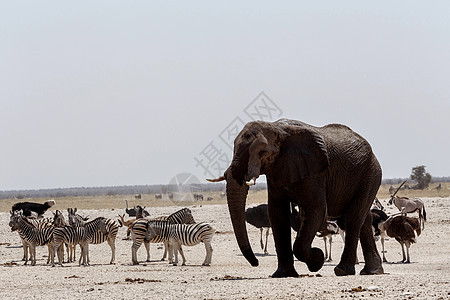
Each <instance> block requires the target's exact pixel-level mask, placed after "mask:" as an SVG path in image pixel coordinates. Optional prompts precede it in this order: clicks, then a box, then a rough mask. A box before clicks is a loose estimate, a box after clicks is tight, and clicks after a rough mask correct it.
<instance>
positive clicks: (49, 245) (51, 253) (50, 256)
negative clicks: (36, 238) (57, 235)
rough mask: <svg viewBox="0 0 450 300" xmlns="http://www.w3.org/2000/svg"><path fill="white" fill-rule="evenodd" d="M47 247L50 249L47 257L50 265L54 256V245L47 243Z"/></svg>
mask: <svg viewBox="0 0 450 300" xmlns="http://www.w3.org/2000/svg"><path fill="white" fill-rule="evenodd" d="M47 249H48V257H47V265H48V264H49V263H50V261H51V259H52V256H53V245H51V244H47Z"/></svg>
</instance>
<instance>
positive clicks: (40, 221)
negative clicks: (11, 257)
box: [10, 212, 53, 264]
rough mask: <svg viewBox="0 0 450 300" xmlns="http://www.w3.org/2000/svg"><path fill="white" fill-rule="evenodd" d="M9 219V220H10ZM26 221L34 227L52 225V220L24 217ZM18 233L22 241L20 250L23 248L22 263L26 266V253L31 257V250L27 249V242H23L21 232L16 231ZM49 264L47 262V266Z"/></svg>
mask: <svg viewBox="0 0 450 300" xmlns="http://www.w3.org/2000/svg"><path fill="white" fill-rule="evenodd" d="M12 216H13V213H12V212H11V218H12ZM11 218H10V220H11ZM26 218H27V220H28V221H29V222H30V223H31V224H33V225H34V226H35V227H41V228H42V227H50V226H51V225H52V223H53V219H52V218H40V219H36V218H30V217H26ZM18 233H19V237H20V239H21V241H22V248H23V257H22V261H25V264H27V262H28V253H30V257H31V248H30V247H29V244H28V242H27V241H26V240H25V238H24V236H23V233H22V231H20V230H19V231H18ZM48 263H50V260H48V261H47V264H48Z"/></svg>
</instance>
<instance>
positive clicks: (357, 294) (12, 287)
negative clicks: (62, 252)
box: [0, 198, 450, 299]
mask: <svg viewBox="0 0 450 300" xmlns="http://www.w3.org/2000/svg"><path fill="white" fill-rule="evenodd" d="M424 201H425V206H426V209H427V217H428V222H427V223H426V226H425V230H424V231H423V233H422V235H421V236H420V237H419V238H418V243H417V244H414V245H413V246H412V247H411V263H410V264H402V263H398V261H400V260H401V247H400V244H399V243H398V242H396V241H395V240H394V239H390V240H388V241H387V242H386V248H387V253H386V256H387V259H388V260H389V261H390V262H391V263H385V264H384V270H385V272H386V274H385V275H377V276H360V275H355V276H347V277H336V276H335V275H334V273H333V268H334V266H335V265H336V264H337V262H338V260H339V257H340V255H341V251H342V246H343V243H342V240H341V238H340V237H339V236H336V237H335V238H334V244H333V261H332V262H329V263H325V265H324V266H323V268H322V269H321V270H320V271H319V272H317V273H310V272H308V270H307V268H306V266H305V264H303V263H301V262H299V261H296V262H295V267H296V269H297V271H298V272H299V274H302V276H301V277H299V278H285V279H273V278H270V277H269V275H270V274H272V273H273V271H275V269H276V266H277V259H276V255H275V250H274V244H273V238H272V235H270V236H269V252H270V254H269V255H263V254H262V250H261V249H260V247H259V230H257V229H256V228H254V227H252V226H250V225H248V226H247V227H248V229H249V236H250V239H251V242H252V246H253V250H254V251H255V253H256V254H257V256H258V258H259V262H260V266H259V267H251V266H250V265H249V264H248V263H247V261H246V260H245V259H244V257H243V256H242V255H241V254H240V251H239V249H238V247H237V244H236V241H235V238H234V235H233V232H232V227H231V223H230V219H229V215H228V210H227V207H226V205H203V206H200V205H197V206H192V207H191V209H192V211H193V214H194V217H195V219H196V220H197V221H205V222H210V223H212V224H214V226H215V227H216V228H217V230H218V232H217V234H216V235H215V237H214V239H213V244H212V245H213V248H214V253H213V260H212V265H211V266H210V267H203V266H201V263H202V262H203V259H204V256H205V249H204V247H203V244H200V245H197V246H194V247H184V251H185V255H186V258H187V266H171V265H169V264H168V263H167V261H160V258H161V257H162V253H163V249H162V247H161V245H157V244H152V245H151V260H152V261H151V262H148V263H147V262H145V250H144V247H143V246H142V247H141V248H140V249H139V251H138V258H139V261H140V264H139V265H132V264H131V241H129V240H124V239H123V238H124V237H125V235H126V230H125V229H124V228H121V229H120V230H119V234H118V238H117V241H116V247H117V250H116V264H114V265H110V264H109V260H110V257H111V251H110V248H109V246H108V245H107V244H106V243H105V244H102V245H91V246H90V258H91V266H89V267H84V266H81V267H79V266H78V264H77V263H69V264H65V266H64V267H60V266H56V267H53V268H52V267H50V266H47V265H45V263H46V259H47V258H46V257H47V249H46V247H39V248H38V249H37V257H38V261H37V265H36V266H30V265H26V266H24V265H23V262H22V261H21V258H22V248H21V247H20V245H21V243H20V240H19V237H18V234H17V233H16V232H11V230H10V228H9V226H8V222H9V213H0V276H1V280H0V285H1V286H0V299H25V298H27V299H43V298H44V297H45V298H54V299H75V298H81V299H104V298H110V299H111V298H112V299H128V298H141V297H142V298H144V299H342V298H382V299H450V198H424ZM384 202H385V201H384ZM177 209H179V207H175V206H174V207H161V208H150V213H151V215H152V216H159V215H167V214H170V213H172V212H174V211H176V210H177ZM393 212H396V209H395V208H392V207H390V208H388V213H393ZM81 213H83V214H85V215H88V216H90V217H91V218H93V217H96V216H105V217H114V218H116V217H117V214H118V213H119V211H118V210H85V211H81ZM50 215H51V212H47V214H46V216H50ZM314 245H315V246H317V247H320V248H322V249H323V241H322V240H321V239H318V238H317V239H316V240H315V241H314ZM377 246H378V249H379V250H380V248H381V246H380V244H379V242H378V243H377ZM78 251H79V249H78ZM359 251H360V250H359ZM77 255H79V253H77ZM359 259H360V260H362V259H363V258H362V255H361V253H360V252H359ZM362 267H363V264H360V265H357V266H356V270H357V272H358V273H359V271H360V270H361V269H362Z"/></svg>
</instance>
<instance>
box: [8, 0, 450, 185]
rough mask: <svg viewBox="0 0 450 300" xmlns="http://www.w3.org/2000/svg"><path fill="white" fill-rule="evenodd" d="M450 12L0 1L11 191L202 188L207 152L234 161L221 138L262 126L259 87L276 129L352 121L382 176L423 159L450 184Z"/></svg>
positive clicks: (318, 5)
mask: <svg viewBox="0 0 450 300" xmlns="http://www.w3.org/2000/svg"><path fill="white" fill-rule="evenodd" d="M449 12H450V2H449V1H372V2H367V1H364V2H361V1H304V2H300V1H292V2H282V3H280V2H276V3H275V2H265V1H222V2H221V3H218V2H217V1H160V2H156V3H155V2H151V1H75V2H73V1H72V2H70V1H69V2H67V1H3V2H2V5H1V9H0V27H1V30H0V53H1V55H0V82H1V89H0V104H1V106H0V108H1V109H0V140H1V147H0V161H1V164H0V190H11V189H41V188H64V187H81V186H85V187H91V186H117V185H141V184H167V183H169V182H170V181H171V179H172V178H173V177H174V176H176V175H177V174H179V173H185V172H187V173H192V174H194V175H195V176H197V177H198V178H199V180H200V181H201V182H205V181H204V179H205V178H206V177H211V176H209V174H205V172H204V169H202V168H201V167H200V166H198V163H197V161H196V159H195V158H197V159H198V160H202V162H203V163H206V162H207V159H206V158H207V156H206V154H208V155H209V156H208V157H209V158H215V161H212V160H211V161H209V163H210V165H209V166H207V170H208V171H209V172H211V173H214V172H216V173H217V172H218V171H216V169H215V168H214V166H217V164H216V165H214V163H219V162H220V160H218V159H219V158H223V155H225V156H230V155H231V149H230V148H228V146H227V145H226V143H225V142H224V141H223V140H222V139H221V138H220V137H224V135H225V134H224V133H228V131H226V129H230V128H231V127H230V124H235V123H233V121H235V120H240V121H244V122H247V121H250V120H251V118H250V117H249V115H247V114H246V113H245V112H246V111H247V112H248V111H249V110H251V109H253V108H254V107H258V103H259V102H252V101H254V100H255V98H256V97H257V96H258V95H260V93H261V92H264V95H265V96H267V97H269V98H270V100H271V101H272V103H274V104H276V106H277V108H278V110H276V111H275V110H274V111H271V112H273V113H274V114H273V116H271V117H272V119H273V120H276V119H278V118H279V117H284V118H291V119H297V120H301V121H304V122H307V123H310V124H312V125H316V126H323V125H326V124H329V123H342V124H345V125H348V126H350V127H351V128H352V129H353V130H355V131H356V132H358V133H360V134H361V135H362V136H364V137H365V138H366V139H367V140H368V141H369V142H370V143H371V145H372V148H373V150H374V152H375V154H376V155H377V157H378V160H379V161H380V163H381V165H382V168H383V177H384V178H393V177H408V176H409V175H410V173H411V168H412V167H414V166H418V165H425V166H426V170H427V171H428V172H429V173H431V175H432V176H450V158H449V157H450V152H449V150H450V135H449V129H450V18H449ZM265 96H264V97H265ZM258 99H259V100H258ZM258 99H257V101H260V100H261V99H260V98H258ZM249 105H250V107H248V106H249ZM252 105H253V106H252ZM246 108H247V109H246ZM260 112H261V111H260ZM261 113H262V112H261ZM237 118H238V119H237ZM238 123H239V122H238ZM211 146H214V147H215V149H216V150H218V151H219V152H216V153H215V154H214V152H211V151H210V150H211V149H213V148H211ZM207 150H209V151H207ZM205 153H206V154H205ZM213 154H214V155H213ZM219 154H220V155H219Z"/></svg>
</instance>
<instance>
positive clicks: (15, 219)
mask: <svg viewBox="0 0 450 300" xmlns="http://www.w3.org/2000/svg"><path fill="white" fill-rule="evenodd" d="M10 214H11V216H10V218H9V227H11V231H16V230H18V229H19V217H20V216H21V213H20V212H18V211H14V212H12V211H10Z"/></svg>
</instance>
